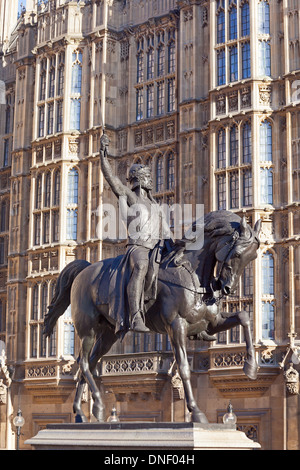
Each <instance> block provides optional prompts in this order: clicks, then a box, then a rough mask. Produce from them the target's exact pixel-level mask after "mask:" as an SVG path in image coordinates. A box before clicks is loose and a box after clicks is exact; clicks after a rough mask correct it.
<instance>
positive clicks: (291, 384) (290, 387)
mask: <svg viewBox="0 0 300 470" xmlns="http://www.w3.org/2000/svg"><path fill="white" fill-rule="evenodd" d="M284 377H285V383H286V389H287V391H288V392H289V393H290V394H291V395H298V394H299V373H298V372H297V371H296V369H294V365H293V363H292V362H291V363H290V367H289V368H288V369H287V370H286V371H285V373H284Z"/></svg>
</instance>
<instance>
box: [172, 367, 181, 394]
mask: <svg viewBox="0 0 300 470" xmlns="http://www.w3.org/2000/svg"><path fill="white" fill-rule="evenodd" d="M171 384H172V387H173V393H174V392H175V396H176V395H177V397H178V398H179V400H183V399H184V388H183V383H182V380H181V377H180V375H179V373H178V370H177V371H176V373H175V375H174V376H173V377H172V379H171Z"/></svg>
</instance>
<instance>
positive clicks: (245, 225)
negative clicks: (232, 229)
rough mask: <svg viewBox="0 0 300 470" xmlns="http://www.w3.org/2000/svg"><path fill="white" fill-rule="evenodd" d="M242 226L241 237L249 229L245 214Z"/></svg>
mask: <svg viewBox="0 0 300 470" xmlns="http://www.w3.org/2000/svg"><path fill="white" fill-rule="evenodd" d="M240 228H241V237H242V236H243V235H245V234H246V230H247V221H246V217H245V216H243V218H242V221H241V224H240Z"/></svg>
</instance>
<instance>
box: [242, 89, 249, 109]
mask: <svg viewBox="0 0 300 470" xmlns="http://www.w3.org/2000/svg"><path fill="white" fill-rule="evenodd" d="M250 106H251V88H250V87H243V88H242V90H241V107H242V108H249V107H250Z"/></svg>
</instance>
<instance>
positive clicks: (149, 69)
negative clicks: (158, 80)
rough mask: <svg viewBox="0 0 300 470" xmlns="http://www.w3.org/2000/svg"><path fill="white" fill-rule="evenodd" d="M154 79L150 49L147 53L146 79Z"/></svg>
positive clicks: (151, 49) (152, 54)
mask: <svg viewBox="0 0 300 470" xmlns="http://www.w3.org/2000/svg"><path fill="white" fill-rule="evenodd" d="M151 78H154V49H153V48H152V47H151V48H150V49H149V51H148V52H147V79H148V80H150V79H151Z"/></svg>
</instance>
